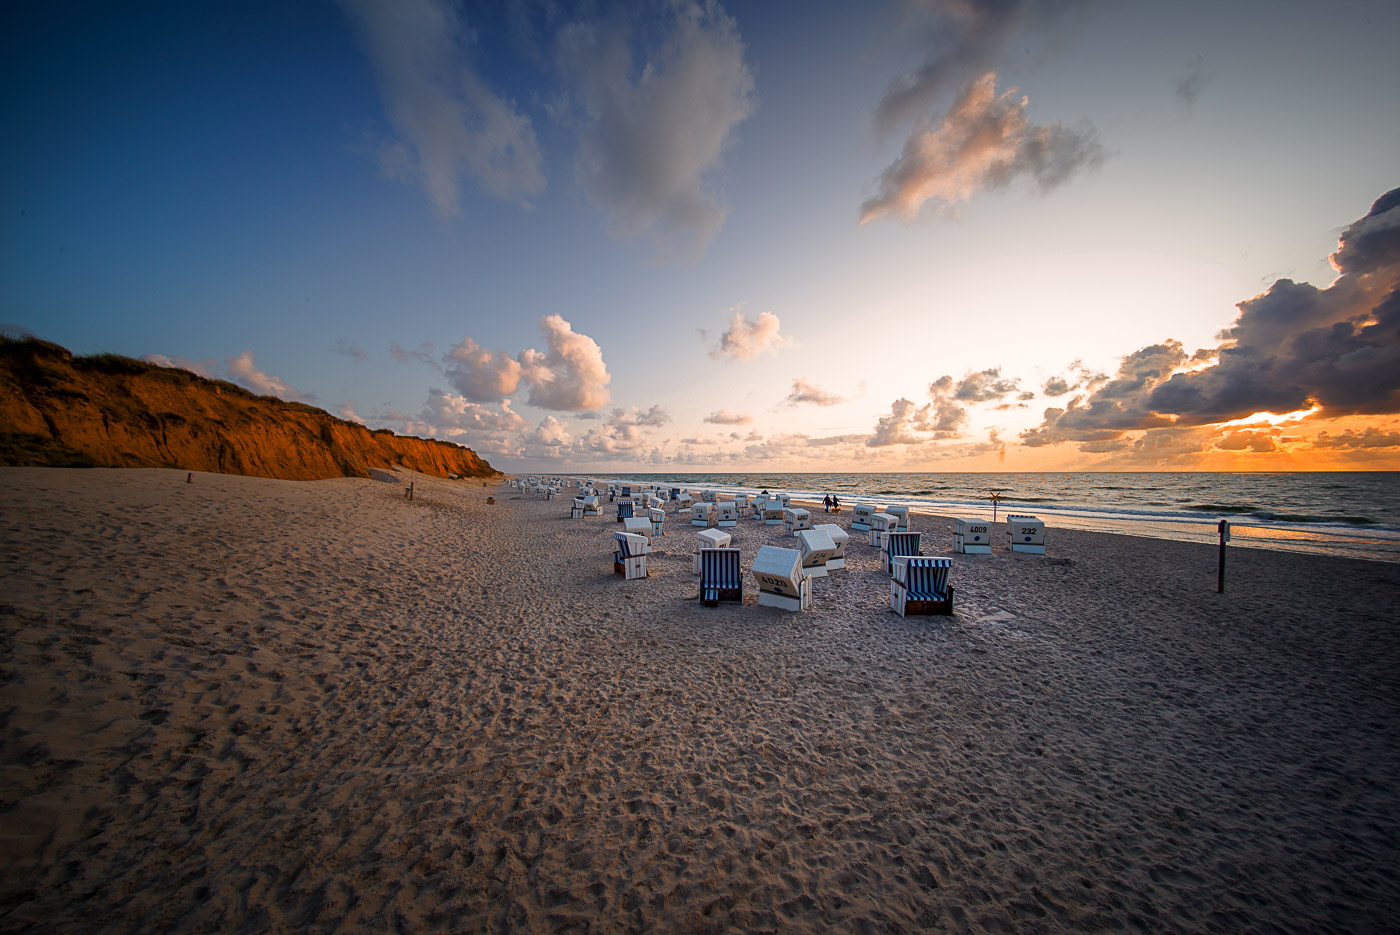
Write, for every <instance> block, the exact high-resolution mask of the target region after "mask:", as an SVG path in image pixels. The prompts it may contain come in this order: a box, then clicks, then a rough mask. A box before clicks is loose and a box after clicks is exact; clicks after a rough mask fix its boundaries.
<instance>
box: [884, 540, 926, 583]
mask: <svg viewBox="0 0 1400 935" xmlns="http://www.w3.org/2000/svg"><path fill="white" fill-rule="evenodd" d="M922 537H923V533H921V532H893V531H892V532H889V533H887V534H886V535H885V547H884V549H882V550H881V551H880V570H881V571H883V572H884V573H885V574H887V575H889V574H893V570H892V569H891V565H892V564H893V563H894V562H895V561H896V560H898V559H901V558H909V557H910V556H914V555H918V554H919V544H920V540H921V539H922Z"/></svg>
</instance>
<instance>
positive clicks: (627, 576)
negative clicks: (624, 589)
mask: <svg viewBox="0 0 1400 935" xmlns="http://www.w3.org/2000/svg"><path fill="white" fill-rule="evenodd" d="M613 539H614V541H616V542H617V548H616V549H615V550H614V551H613V574H615V575H621V576H622V577H623V579H624V580H626V581H631V580H632V579H634V578H645V577H646V576H647V553H648V552H650V551H651V546H650V545H649V544H648V543H647V540H646V539H645V538H643V537H642V536H636V535H633V534H632V533H630V532H618V533H613Z"/></svg>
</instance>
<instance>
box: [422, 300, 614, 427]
mask: <svg viewBox="0 0 1400 935" xmlns="http://www.w3.org/2000/svg"><path fill="white" fill-rule="evenodd" d="M539 326H540V331H541V332H542V333H543V334H544V337H545V341H546V346H547V348H548V349H547V350H545V351H537V350H535V349H533V348H530V349H527V350H523V351H521V352H520V353H519V354H517V355H516V356H515V357H511V356H510V355H509V354H507V353H505V352H504V351H488V350H486V349H485V348H483V347H481V345H479V344H477V342H476V341H475V340H473V339H472V338H471V337H467V338H464V339H463V340H462V342H461V343H460V344H458V345H457V346H456V347H454V348H453V349H452V350H451V351H449V352H448V354H447V360H448V367H447V370H446V375H447V379H448V381H449V382H450V383H451V384H452V386H453V388H454V389H456V390H457V392H459V393H461V394H462V395H463V396H465V397H466V398H467V399H470V400H473V401H475V402H493V401H495V400H499V399H501V398H503V397H505V396H508V395H510V394H512V393H514V392H515V391H516V390H517V388H519V387H520V386H522V385H523V386H526V387H529V390H530V393H529V398H528V401H529V403H530V405H532V406H538V407H540V408H541V409H554V410H564V411H575V412H578V411H583V410H589V409H597V408H599V407H601V406H603V405H606V404H607V402H608V400H609V399H610V393H609V391H608V383H609V382H610V381H611V379H612V377H611V376H610V375H609V374H608V368H607V364H606V363H604V361H603V351H602V348H600V347H599V346H598V343H597V342H596V341H594V340H593V339H592V338H590V337H588V336H587V335H585V334H580V333H578V332H576V331H574V330H573V327H572V326H571V325H570V324H569V323H568V322H567V321H565V320H564V319H563V318H562V317H560V316H559V315H546V316H544V317H543V318H541V319H540V321H539Z"/></svg>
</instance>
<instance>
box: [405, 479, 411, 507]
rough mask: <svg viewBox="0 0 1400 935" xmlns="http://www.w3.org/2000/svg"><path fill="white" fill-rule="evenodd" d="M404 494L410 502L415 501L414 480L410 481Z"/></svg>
mask: <svg viewBox="0 0 1400 935" xmlns="http://www.w3.org/2000/svg"><path fill="white" fill-rule="evenodd" d="M404 496H406V497H408V502H409V503H412V502H413V481H409V482H408V487H407V488H405V490H404Z"/></svg>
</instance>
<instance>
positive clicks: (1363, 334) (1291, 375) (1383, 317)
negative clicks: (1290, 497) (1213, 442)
mask: <svg viewBox="0 0 1400 935" xmlns="http://www.w3.org/2000/svg"><path fill="white" fill-rule="evenodd" d="M1332 263H1333V266H1334V267H1336V269H1337V270H1338V273H1339V275H1338V276H1337V278H1336V280H1334V281H1333V282H1332V284H1331V285H1329V286H1327V287H1326V288H1324V289H1318V288H1317V287H1315V286H1312V285H1309V284H1307V283H1295V282H1293V281H1292V280H1288V279H1280V280H1278V281H1277V282H1275V283H1274V284H1273V285H1272V286H1270V287H1269V289H1268V290H1267V291H1266V292H1264V293H1262V294H1260V295H1257V296H1255V297H1254V298H1252V299H1248V300H1246V301H1243V302H1240V303H1239V306H1238V308H1239V312H1240V313H1239V317H1238V318H1236V320H1235V322H1234V324H1233V325H1232V326H1231V327H1229V328H1227V329H1225V330H1224V331H1222V332H1221V333H1220V338H1221V344H1220V345H1219V347H1217V348H1214V349H1207V350H1205V351H1200V352H1197V353H1196V354H1195V355H1193V356H1192V357H1191V358H1190V361H1192V362H1193V363H1194V362H1204V363H1205V366H1202V367H1197V368H1196V369H1185V370H1182V369H1179V368H1181V367H1182V366H1183V365H1184V364H1185V363H1186V362H1187V361H1188V358H1187V355H1186V353H1185V351H1184V350H1183V348H1182V346H1181V343H1180V342H1179V341H1165V342H1163V343H1162V344H1160V345H1154V346H1152V347H1147V348H1143V349H1141V350H1139V351H1135V352H1134V353H1133V354H1130V355H1128V356H1127V357H1125V358H1124V360H1123V366H1122V367H1121V368H1120V370H1119V376H1118V378H1116V379H1114V380H1111V381H1109V382H1108V383H1105V384H1103V385H1102V386H1100V387H1098V389H1096V390H1095V391H1094V392H1093V393H1092V394H1090V395H1089V396H1088V397H1087V398H1083V399H1081V398H1076V399H1075V400H1073V401H1071V403H1070V405H1069V406H1068V407H1067V408H1064V409H1047V410H1046V413H1045V419H1044V421H1043V422H1042V423H1041V425H1040V426H1039V427H1037V428H1035V429H1031V430H1028V431H1027V432H1026V433H1023V435H1022V439H1023V440H1024V441H1025V443H1026V444H1028V445H1040V444H1053V443H1055V442H1059V441H1066V440H1078V441H1092V440H1098V439H1104V438H1113V437H1117V436H1118V435H1119V434H1121V433H1123V432H1125V431H1131V430H1134V429H1142V428H1154V427H1160V426H1166V425H1176V426H1199V425H1211V424H1217V423H1221V422H1228V421H1234V420H1236V419H1242V418H1246V417H1248V416H1251V415H1253V414H1254V413H1256V412H1271V413H1276V414H1282V413H1287V412H1298V411H1302V410H1308V409H1314V408H1315V409H1317V410H1318V411H1317V414H1316V417H1317V418H1337V417H1340V416H1348V415H1382V414H1392V413H1396V412H1400V189H1395V190H1393V191H1391V192H1389V193H1387V194H1385V195H1383V196H1382V197H1381V198H1379V199H1378V200H1377V201H1376V202H1375V204H1373V205H1372V207H1371V210H1370V212H1369V213H1368V214H1367V215H1366V216H1365V217H1363V218H1361V219H1360V220H1358V221H1356V222H1355V223H1353V224H1352V225H1350V226H1349V227H1348V228H1347V229H1346V230H1345V231H1344V232H1343V234H1342V235H1341V238H1340V240H1339V243H1338V248H1337V251H1336V252H1335V253H1334V254H1332Z"/></svg>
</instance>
